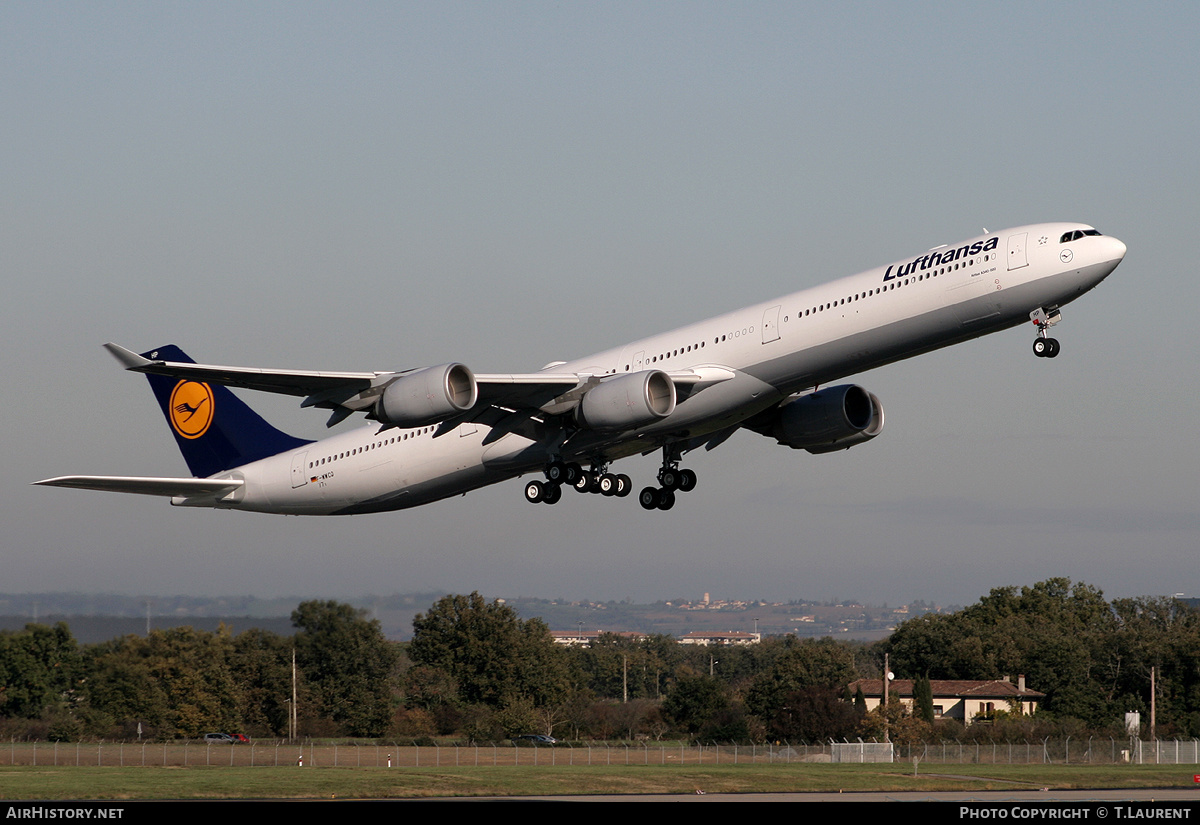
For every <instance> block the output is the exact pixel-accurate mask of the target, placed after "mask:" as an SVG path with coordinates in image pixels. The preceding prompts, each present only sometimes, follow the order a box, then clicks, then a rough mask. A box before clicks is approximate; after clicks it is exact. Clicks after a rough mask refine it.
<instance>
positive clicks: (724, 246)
mask: <svg viewBox="0 0 1200 825" xmlns="http://www.w3.org/2000/svg"><path fill="white" fill-rule="evenodd" d="M1198 32H1200V5H1197V4H1196V3H1193V2H1188V3H1152V4H1137V5H1134V4H1130V3H1096V2H1088V3H1045V2H1037V3H1023V2H1004V3H970V4H968V3H944V4H943V3H922V4H916V3H896V2H886V3H839V4H824V3H822V4H803V3H795V2H789V3H726V2H722V3H694V2H689V3H645V4H643V3H620V2H615V3H591V4H587V3H454V2H439V3H399V2H389V3H367V4H364V3H328V4H317V3H292V2H289V3H194V4H193V3H103V4H99V3H97V4H84V3H71V4H61V3H6V4H3V5H0V107H2V112H3V116H2V117H0V157H2V158H3V163H0V209H2V212H0V256H2V258H0V260H2V261H3V274H4V285H5V286H4V293H5V294H4V300H3V301H2V302H0V335H2V336H3V337H2V338H0V342H2V343H3V353H2V354H0V359H2V361H0V363H2V364H3V370H4V375H5V381H4V382H3V390H2V392H3V404H2V405H0V410H2V411H3V412H2V415H3V422H4V427H3V433H4V436H3V438H4V442H3V443H4V455H5V457H6V465H7V466H6V468H5V470H6V471H5V473H4V478H5V483H4V487H3V495H2V496H0V519H2V520H3V531H2V536H3V537H2V539H0V542H2V544H0V547H2V550H0V552H2V556H0V559H2V565H0V590H3V591H7V592H22V591H40V590H84V591H93V590H101V591H114V592H125V593H143V592H148V593H184V594H198V595H199V594H227V593H254V594H261V595H264V596H273V595H285V594H296V595H300V596H310V595H315V596H323V597H340V598H346V597H353V596H355V595H358V594H363V593H367V592H373V593H388V592H393V591H409V590H420V589H445V590H447V591H454V592H468V591H470V590H474V589H478V590H480V591H482V592H483V593H485V594H486V595H492V596H494V595H513V596H515V595H533V596H545V597H558V596H563V597H580V596H591V597H597V598H618V599H619V598H625V597H630V598H634V599H637V600H650V599H656V598H666V597H675V596H698V595H700V594H701V593H703V592H705V591H707V592H711V593H712V594H713V596H714V597H730V598H734V597H737V598H756V597H763V598H769V599H784V598H789V597H808V598H849V597H857V598H861V599H866V600H870V601H874V602H883V601H888V602H891V603H897V602H904V601H908V600H912V599H915V598H925V599H931V600H939V601H942V602H946V601H957V602H962V603H966V602H970V601H974V600H975V599H976V598H978V596H980V595H981V594H984V593H986V592H987V591H988V590H989V589H990V588H992V587H997V586H1003V585H1009V584H1030V583H1033V582H1035V581H1038V580H1041V579H1044V578H1047V577H1050V576H1068V577H1070V578H1072V579H1075V580H1084V581H1087V582H1089V583H1092V584H1094V585H1097V586H1099V587H1101V588H1103V589H1104V590H1105V592H1106V593H1107V594H1109V595H1110V596H1117V595H1144V594H1169V593H1176V592H1184V593H1187V594H1189V595H1200V563H1198V562H1200V559H1198V554H1197V549H1198V547H1200V511H1198V508H1197V475H1198V473H1197V459H1198V458H1200V427H1198V426H1197V424H1198V418H1200V417H1198V415H1197V413H1198V407H1200V402H1198V393H1197V389H1198V386H1197V385H1198V382H1197V349H1198V348H1197V345H1196V343H1195V336H1196V329H1197V323H1196V321H1195V319H1194V315H1195V307H1196V306H1197V305H1198V303H1200V300H1198V299H1200V295H1198V292H1200V289H1198V287H1197V274H1196V266H1195V251H1194V250H1195V247H1196V245H1197V237H1198V235H1200V232H1198V230H1197V223H1198V221H1197V218H1198V217H1200V209H1198V208H1197V198H1198V195H1197V193H1198V192H1200V162H1198V160H1197V148H1196V147H1197V143H1198V139H1200V83H1198V78H1200V60H1198V59H1197V57H1196V49H1195V40H1196V36H1197V33H1198ZM1045 220H1079V221H1084V222H1088V223H1091V224H1093V225H1094V226H1096V227H1097V228H1099V229H1100V230H1101V231H1102V232H1105V233H1107V234H1112V235H1116V236H1117V237H1119V238H1121V239H1122V240H1123V241H1125V242H1126V244H1128V247H1129V254H1128V256H1127V257H1126V260H1125V262H1124V264H1122V266H1121V267H1120V268H1119V269H1118V270H1117V272H1116V273H1115V274H1114V275H1113V276H1112V277H1111V278H1110V279H1109V280H1108V281H1107V282H1105V283H1104V284H1102V285H1101V286H1100V287H1099V288H1098V289H1097V290H1096V291H1094V292H1093V293H1091V294H1090V295H1088V296H1086V297H1085V298H1083V299H1082V300H1080V301H1079V302H1077V303H1075V304H1072V305H1071V306H1069V307H1067V308H1066V309H1065V310H1064V312H1063V323H1062V324H1061V325H1060V326H1059V327H1058V328H1057V337H1058V338H1059V340H1060V341H1061V342H1062V346H1063V353H1062V355H1061V356H1060V357H1059V358H1057V359H1056V360H1053V361H1050V360H1046V359H1038V358H1034V357H1033V355H1032V353H1031V352H1030V344H1031V342H1032V340H1033V334H1032V330H1031V329H1024V328H1022V329H1018V330H1012V331H1009V332H1006V333H1002V334H999V335H995V336H991V337H989V338H986V339H983V340H978V341H974V342H971V343H967V344H964V345H961V346H958V347H954V348H952V349H950V350H944V351H941V352H939V353H934V354H931V355H927V356H924V357H922V358H919V359H916V360H913V361H909V362H906V363H903V364H897V365H894V366H892V367H888V368H885V369H882V370H878V371H875V372H871V373H867V374H865V375H862V376H858V377H857V380H859V381H860V382H861V383H863V384H864V385H865V386H867V387H868V388H869V389H871V390H872V391H873V392H875V393H876V394H878V395H879V396H880V397H881V398H882V400H883V403H884V405H885V407H886V410H887V428H886V430H885V432H884V433H883V435H882V436H881V437H880V438H878V439H876V440H875V441H873V442H871V444H869V445H865V446H861V447H858V448H856V449H854V450H851V451H850V452H848V453H839V454H835V455H826V456H810V455H809V454H807V453H804V452H799V453H797V452H793V451H790V450H787V449H785V448H782V447H779V446H776V445H775V444H774V442H773V441H772V440H769V439H766V438H762V437H760V436H757V435H753V434H750V433H739V434H738V435H736V436H734V437H733V438H732V439H731V440H730V441H729V442H727V443H726V444H725V445H723V446H722V447H720V448H719V449H717V450H716V451H714V452H712V453H706V454H699V455H696V454H694V458H692V459H691V460H690V461H689V462H688V464H689V466H692V467H693V468H694V469H696V470H697V472H698V473H699V474H700V485H699V486H698V488H697V490H696V491H695V492H693V493H690V494H688V495H686V496H683V497H682V498H681V500H680V503H679V504H678V505H677V506H676V508H675V509H674V510H672V511H671V512H670V513H657V512H655V513H646V512H644V511H642V510H641V509H640V508H639V507H638V506H637V503H636V501H635V500H634V499H632V498H630V499H625V500H621V501H616V500H611V499H604V498H601V497H599V496H579V495H573V494H571V495H568V496H567V497H566V498H565V500H564V501H563V502H562V503H561V504H559V505H557V506H555V507H545V506H538V507H533V506H530V505H528V504H526V503H525V502H524V501H523V498H522V494H521V486H520V483H519V482H510V483H507V484H502V485H499V486H495V487H492V488H489V489H487V490H483V491H479V492H475V493H472V494H470V495H469V496H467V497H466V498H458V499H453V500H449V501H444V502H441V503H438V504H434V505H431V506H428V507H425V508H421V509H418V510H411V511H406V512H401V513H394V514H385V515H375V516H355V517H350V518H329V519H311V518H310V519H301V518H284V517H279V516H264V515H256V514H247V513H225V512H212V511H191V510H183V509H176V508H172V507H170V506H169V505H168V504H167V503H166V502H165V501H164V500H161V499H153V498H143V497H133V496H121V495H113V494H103V493H85V492H80V491H73V490H58V489H44V488H34V487H30V486H29V482H31V481H34V480H36V479H39V478H44V477H47V476H53V475H61V474H66V473H97V474H130V475H185V474H186V469H185V466H184V463H183V460H182V458H181V457H180V456H179V455H178V453H177V451H176V450H175V448H174V445H173V442H172V439H171V437H170V435H169V431H168V429H167V425H166V424H165V423H164V422H163V420H162V418H161V416H160V414H159V412H158V409H157V406H156V405H155V403H154V401H153V398H152V397H151V395H150V392H149V389H148V387H147V386H146V383H145V380H144V379H143V378H141V377H140V376H136V375H133V374H128V373H123V372H122V371H121V370H120V369H119V367H118V366H117V364H116V362H115V361H113V360H112V359H111V358H110V357H109V356H108V354H107V353H106V352H105V351H104V350H103V349H101V347H100V345H101V344H102V343H104V342H105V341H110V340H112V341H117V342H118V343H121V344H124V345H125V346H128V347H131V348H133V349H136V350H143V349H149V348H151V347H154V346H157V345H160V344H164V343H172V342H173V343H178V344H180V345H181V346H182V347H184V349H186V350H187V351H188V352H189V353H190V354H191V355H192V356H193V357H194V358H196V359H197V360H200V361H206V362H210V363H228V364H245V365H255V366H265V367H290V368H297V369H347V370H366V369H397V368H405V367H414V366H423V365H428V364H437V363H445V362H447V361H450V360H460V361H463V362H464V363H466V364H468V365H469V366H470V367H472V368H473V369H475V370H476V371H479V372H502V371H504V372H506V371H528V370H534V369H537V368H539V367H541V366H542V365H543V364H545V363H546V362H548V361H551V360H557V359H564V358H570V357H575V356H580V355H584V354H586V353H588V352H592V351H596V350H600V349H603V348H607V347H609V346H612V345H616V344H619V343H622V342H624V341H626V340H629V339H632V338H635V337H638V336H641V335H645V334H649V333H653V332H657V331H661V330H664V329H669V328H671V327H673V326H677V325H679V324H683V323H686V322H690V321H693V320H698V319H700V318H703V317H706V316H709V315H713V314H717V313H719V312H723V311H725V310H728V309H733V308H735V307H738V306H742V305H745V304H749V303H752V302H755V301H759V300H765V299H768V298H771V297H774V296H777V295H781V294H784V293H787V292H791V291H793V290H796V289H799V288H802V287H805V286H811V285H815V284H818V283H821V282H823V281H825V280H829V279H831V278H834V277H839V276H842V275H847V274H851V273H853V272H857V271H860V270H862V269H866V268H868V267H871V266H875V265H878V264H881V263H884V262H887V261H890V260H895V259H898V258H901V257H903V256H905V255H912V254H915V253H917V252H918V251H921V250H925V249H927V248H929V247H931V246H934V245H936V244H938V243H944V242H953V241H956V240H960V239H962V238H964V237H968V236H971V235H975V234H978V233H979V232H980V231H981V228H982V227H985V226H986V227H988V228H989V229H1000V228H1003V227H1007V226H1013V225H1018V224H1024V223H1032V222H1037V221H1045ZM1189 249H1190V250H1193V251H1192V252H1189V251H1188V250H1189ZM250 400H251V401H252V403H254V404H255V405H256V406H257V407H258V408H259V409H261V410H262V411H263V412H264V414H266V415H267V416H268V417H269V418H270V419H271V420H272V421H273V422H274V423H276V424H277V425H279V426H281V427H283V428H284V429H287V430H290V431H292V432H295V433H296V434H297V435H303V436H307V437H320V435H321V434H322V432H324V418H325V415H324V414H323V413H321V412H313V411H302V410H300V409H298V407H297V405H296V403H295V401H294V399H280V398H274V397H263V396H253V395H252V396H251V397H250ZM618 466H619V467H620V469H621V470H622V471H624V472H628V473H629V474H631V475H632V476H633V477H634V480H635V483H636V484H637V485H638V486H641V485H642V484H644V483H647V482H648V481H649V479H650V477H651V476H652V475H653V473H654V471H655V469H656V467H657V457H646V458H635V459H629V460H627V461H624V462H621V464H620V465H618Z"/></svg>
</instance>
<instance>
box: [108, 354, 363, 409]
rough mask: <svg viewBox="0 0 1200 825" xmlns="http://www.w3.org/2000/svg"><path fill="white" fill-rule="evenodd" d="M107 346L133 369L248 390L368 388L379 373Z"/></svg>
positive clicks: (311, 392) (303, 393) (293, 392)
mask: <svg viewBox="0 0 1200 825" xmlns="http://www.w3.org/2000/svg"><path fill="white" fill-rule="evenodd" d="M104 348H105V349H106V350H108V351H109V352H110V353H112V355H113V357H114V358H116V359H117V360H118V361H120V362H121V364H122V366H124V367H125V369H127V370H132V371H133V372H145V373H152V374H154V375H168V376H171V377H180V378H191V379H195V380H197V381H210V382H212V383H214V384H224V385H226V386H230V387H242V388H244V389H248V390H260V391H262V392H275V393H283V394H285V395H296V396H306V395H315V394H317V393H321V392H328V391H329V390H336V389H365V388H367V387H370V386H371V382H372V381H374V380H375V379H376V378H377V377H378V376H380V375H383V374H386V373H375V372H314V371H309V370H266V369H258V368H256V367H223V366H215V365H213V364H189V363H184V362H181V361H156V360H151V359H149V358H145V357H143V356H141V355H138V354H137V353H136V352H133V351H132V350H128V349H125V347H122V346H120V345H119V344H113V343H108V344H105V345H104Z"/></svg>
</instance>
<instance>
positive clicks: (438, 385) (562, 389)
mask: <svg viewBox="0 0 1200 825" xmlns="http://www.w3.org/2000/svg"><path fill="white" fill-rule="evenodd" d="M104 347H105V349H107V350H108V351H109V352H110V353H112V355H113V356H114V357H115V358H116V359H117V360H118V361H120V362H121V364H122V365H124V367H125V369H127V370H132V371H133V372H143V373H150V374H153V375H166V376H170V377H173V378H187V379H190V380H193V381H206V382H209V383H212V384H223V385H225V386H230V387H242V388H244V389H249V390H260V391H263V392H274V393H282V394H284V395H294V396H297V397H300V398H303V399H304V400H303V401H302V402H301V404H300V406H302V407H321V408H324V409H329V410H333V414H332V415H331V416H330V417H329V421H328V422H327V426H330V427H332V426H333V425H334V424H337V423H338V422H340V421H342V420H344V419H345V418H347V417H349V416H350V415H351V414H353V413H356V412H363V413H367V415H368V417H374V413H375V410H376V407H377V404H378V403H379V402H380V400H381V398H382V397H383V396H384V395H385V394H390V393H394V396H391V397H395V398H396V399H397V401H398V402H400V403H402V404H403V403H410V404H415V405H416V406H419V407H421V409H420V410H419V411H417V412H413V413H412V415H413V416H414V417H413V418H412V419H411V421H412V422H413V423H411V426H421V425H423V424H428V423H432V422H436V421H447V420H454V421H463V420H468V419H471V418H473V417H474V416H477V415H478V414H479V413H481V412H482V411H484V410H487V409H489V408H493V407H499V408H502V409H506V410H514V411H526V412H531V413H536V412H539V411H540V412H544V413H548V414H552V415H556V414H561V413H565V412H569V411H570V410H571V409H572V408H574V407H575V405H576V404H578V403H579V400H580V399H581V398H582V397H583V396H584V394H585V393H587V392H588V391H589V390H591V389H593V388H594V387H596V386H597V385H598V384H600V383H601V382H602V381H605V380H610V379H616V378H617V376H616V375H609V376H597V375H590V374H586V373H575V372H532V373H496V374H486V375H485V374H480V375H475V374H473V373H472V372H471V371H470V370H468V369H467V368H466V367H465V366H463V365H462V364H446V365H443V366H441V367H428V368H424V369H414V370H403V371H400V372H313V371H306V370H267V369H259V368H256V367H225V366H215V365H212V364H195V363H191V362H188V361H167V360H163V359H159V358H158V357H157V354H158V353H157V351H151V352H148V353H146V354H145V355H138V354H137V353H135V352H133V351H131V350H128V349H125V348H124V347H122V346H118V345H117V344H112V343H108V344H105V345H104ZM668 375H669V377H670V379H671V381H672V383H674V385H675V387H676V390H677V391H678V392H679V395H680V398H686V397H687V396H688V395H690V394H692V393H695V392H698V391H700V390H702V389H704V388H705V387H707V386H711V385H712V384H715V383H720V382H722V381H728V380H729V379H730V378H732V377H733V375H734V373H733V372H732V371H731V370H728V369H725V368H723V367H699V368H697V369H694V370H686V371H679V372H671V373H668ZM455 381H461V382H464V383H463V384H462V385H461V386H459V385H454V386H452V384H453V382H455ZM389 388H391V389H389ZM443 392H445V393H446V394H447V396H448V397H447V398H445V399H437V403H438V404H439V405H440V406H434V407H430V408H429V409H426V406H427V405H428V404H429V400H430V399H432V398H433V397H434V396H435V395H438V394H440V393H443ZM404 426H409V425H408V424H405V425H404Z"/></svg>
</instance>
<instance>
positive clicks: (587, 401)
mask: <svg viewBox="0 0 1200 825" xmlns="http://www.w3.org/2000/svg"><path fill="white" fill-rule="evenodd" d="M674 411H675V382H673V381H672V380H671V377H670V376H669V375H667V374H666V373H665V372H663V371H662V370H644V371H642V372H635V373H630V374H628V375H622V376H620V377H619V378H610V379H608V380H607V381H601V382H600V383H599V384H598V385H596V386H595V387H593V388H592V389H590V390H588V391H587V393H586V394H585V395H584V396H583V398H582V399H580V401H579V406H577V407H576V408H575V420H576V422H578V424H579V425H580V426H581V427H587V428H589V429H592V430H600V431H611V432H617V431H621V430H631V429H634V428H636V427H642V426H645V425H646V424H653V423H654V422H655V421H658V420H659V419H662V418H666V417H667V416H668V415H670V414H671V413H672V412H674Z"/></svg>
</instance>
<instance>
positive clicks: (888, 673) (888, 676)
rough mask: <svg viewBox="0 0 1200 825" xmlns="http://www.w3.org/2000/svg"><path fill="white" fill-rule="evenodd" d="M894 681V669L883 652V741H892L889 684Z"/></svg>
mask: <svg viewBox="0 0 1200 825" xmlns="http://www.w3.org/2000/svg"><path fill="white" fill-rule="evenodd" d="M891 682H892V669H891V667H890V666H889V664H888V654H886V653H885V654H883V741H884V742H891V741H892V740H891V738H890V737H891V732H890V731H889V730H888V686H889V685H890V684H891Z"/></svg>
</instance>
